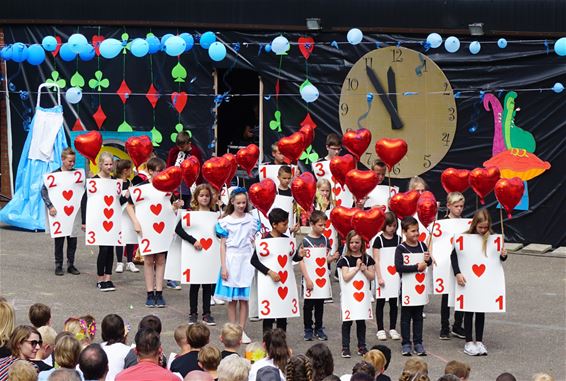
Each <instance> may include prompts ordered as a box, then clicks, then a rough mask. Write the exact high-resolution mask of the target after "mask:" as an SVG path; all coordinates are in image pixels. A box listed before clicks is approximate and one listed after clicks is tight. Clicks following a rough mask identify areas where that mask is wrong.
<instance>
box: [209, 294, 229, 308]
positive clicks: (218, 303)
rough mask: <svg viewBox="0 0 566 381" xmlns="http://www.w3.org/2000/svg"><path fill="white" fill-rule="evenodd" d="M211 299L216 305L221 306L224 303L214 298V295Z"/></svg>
mask: <svg viewBox="0 0 566 381" xmlns="http://www.w3.org/2000/svg"><path fill="white" fill-rule="evenodd" d="M211 299H212V300H214V304H216V305H219V306H221V305H223V304H226V302H225V301H224V300H222V299H218V298H215V297H214V296H213V297H212V298H211ZM212 300H211V302H212ZM211 305H212V303H211Z"/></svg>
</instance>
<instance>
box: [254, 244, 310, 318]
mask: <svg viewBox="0 0 566 381" xmlns="http://www.w3.org/2000/svg"><path fill="white" fill-rule="evenodd" d="M255 244H256V250H257V255H258V257H259V260H260V261H261V263H262V264H263V265H265V266H266V267H267V268H268V269H270V270H272V271H274V272H276V273H278V274H279V277H280V278H281V280H280V281H279V282H273V280H272V279H271V277H270V276H269V275H263V274H262V273H260V272H258V273H257V296H258V299H257V300H258V309H259V317H260V318H261V319H277V318H288V317H297V316H300V313H299V310H300V306H299V293H298V290H297V282H296V280H295V273H294V271H293V265H292V262H293V255H294V254H295V248H296V246H295V240H294V239H293V238H268V239H258V240H256V242H255Z"/></svg>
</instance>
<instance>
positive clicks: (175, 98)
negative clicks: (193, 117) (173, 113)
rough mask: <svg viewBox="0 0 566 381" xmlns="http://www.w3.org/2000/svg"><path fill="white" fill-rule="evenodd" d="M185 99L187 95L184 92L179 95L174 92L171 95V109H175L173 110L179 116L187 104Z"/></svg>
mask: <svg viewBox="0 0 566 381" xmlns="http://www.w3.org/2000/svg"><path fill="white" fill-rule="evenodd" d="M187 98H188V97H187V93H185V92H184V91H181V92H180V93H178V92H176V91H175V92H173V93H172V94H171V102H172V103H173V107H175V110H177V112H178V113H179V114H180V113H181V112H183V109H184V108H185V105H186V104H187Z"/></svg>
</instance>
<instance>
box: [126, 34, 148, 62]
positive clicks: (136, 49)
mask: <svg viewBox="0 0 566 381" xmlns="http://www.w3.org/2000/svg"><path fill="white" fill-rule="evenodd" d="M130 52H132V55H134V56H135V57H138V58H140V57H144V56H145V55H146V54H147V53H148V52H149V44H148V42H147V41H146V40H144V39H143V38H136V39H135V40H134V41H132V44H131V45H130Z"/></svg>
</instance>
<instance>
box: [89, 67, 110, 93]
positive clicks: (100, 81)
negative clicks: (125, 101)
mask: <svg viewBox="0 0 566 381" xmlns="http://www.w3.org/2000/svg"><path fill="white" fill-rule="evenodd" d="M88 86H89V87H90V88H91V89H93V90H94V89H96V90H97V91H102V88H105V89H106V88H108V86H110V81H109V80H108V79H107V78H104V77H103V74H102V72H101V71H100V70H97V71H96V72H95V73H94V78H93V79H91V80H90V81H88Z"/></svg>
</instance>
